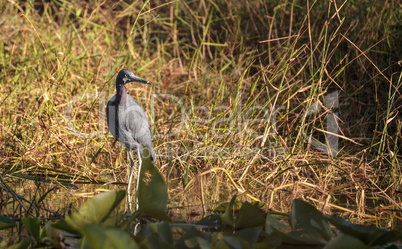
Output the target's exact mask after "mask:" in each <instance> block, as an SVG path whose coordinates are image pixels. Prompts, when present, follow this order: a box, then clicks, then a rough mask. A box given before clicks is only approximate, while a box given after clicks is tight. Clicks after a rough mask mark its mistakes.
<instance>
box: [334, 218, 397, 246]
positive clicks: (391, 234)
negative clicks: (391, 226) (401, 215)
mask: <svg viewBox="0 0 402 249" xmlns="http://www.w3.org/2000/svg"><path fill="white" fill-rule="evenodd" d="M327 219H328V220H329V221H330V222H331V223H332V224H333V225H334V226H336V227H337V228H338V229H339V230H341V231H342V232H343V233H345V234H349V235H351V236H353V237H356V238H359V239H360V240H361V241H363V242H364V243H366V244H367V245H370V246H378V245H385V244H387V243H390V242H394V241H398V240H402V232H401V231H395V230H393V231H387V230H384V229H381V228H377V227H370V226H364V225H359V224H352V223H350V222H348V221H346V220H345V219H343V218H341V217H339V216H337V215H331V216H327Z"/></svg>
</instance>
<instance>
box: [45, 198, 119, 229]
mask: <svg viewBox="0 0 402 249" xmlns="http://www.w3.org/2000/svg"><path fill="white" fill-rule="evenodd" d="M125 194H126V191H124V190H117V191H110V192H104V193H100V194H98V195H96V196H94V197H93V198H92V199H90V200H88V201H87V202H85V203H84V204H83V205H82V206H81V208H80V209H79V210H78V211H77V212H74V213H72V214H71V215H69V216H67V217H66V218H65V219H64V220H61V221H59V222H57V223H56V224H54V225H53V226H54V227H56V228H58V229H61V230H64V231H67V232H70V233H74V234H79V233H80V231H81V229H82V228H83V227H84V226H85V225H87V224H91V223H99V222H102V221H103V220H104V219H105V218H106V217H107V216H108V215H109V214H110V213H111V212H112V211H113V209H114V208H115V207H116V206H117V205H118V204H119V203H120V202H121V200H123V198H124V196H125Z"/></svg>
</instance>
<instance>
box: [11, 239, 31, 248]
mask: <svg viewBox="0 0 402 249" xmlns="http://www.w3.org/2000/svg"><path fill="white" fill-rule="evenodd" d="M33 242H34V240H33V239H32V237H28V238H25V239H23V240H21V241H20V242H18V243H17V244H14V245H12V246H10V247H8V249H26V248H31V245H32V244H33Z"/></svg>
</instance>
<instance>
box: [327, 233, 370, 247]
mask: <svg viewBox="0 0 402 249" xmlns="http://www.w3.org/2000/svg"><path fill="white" fill-rule="evenodd" d="M339 248H342V249H369V248H370V247H369V246H368V245H366V244H364V243H363V242H362V241H361V240H359V239H358V238H355V237H353V236H350V235H348V234H344V233H341V234H339V235H338V236H337V237H336V238H335V239H333V240H331V241H330V242H329V243H328V244H327V245H326V246H325V247H324V249H339Z"/></svg>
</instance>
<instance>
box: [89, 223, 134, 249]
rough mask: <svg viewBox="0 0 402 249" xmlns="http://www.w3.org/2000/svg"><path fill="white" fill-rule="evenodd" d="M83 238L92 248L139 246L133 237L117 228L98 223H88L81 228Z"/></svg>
mask: <svg viewBox="0 0 402 249" xmlns="http://www.w3.org/2000/svg"><path fill="white" fill-rule="evenodd" d="M81 230H82V234H83V236H84V238H83V240H85V241H86V242H87V243H88V244H89V245H90V246H91V247H92V248H97V249H98V248H99V249H102V248H105V249H107V248H116V249H125V248H133V249H136V248H139V246H138V245H137V243H135V241H134V240H133V238H132V237H131V236H130V235H129V234H128V233H126V232H124V231H120V230H118V229H108V228H104V227H102V226H101V225H100V224H88V225H85V226H84V227H83V228H82V229H81Z"/></svg>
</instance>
